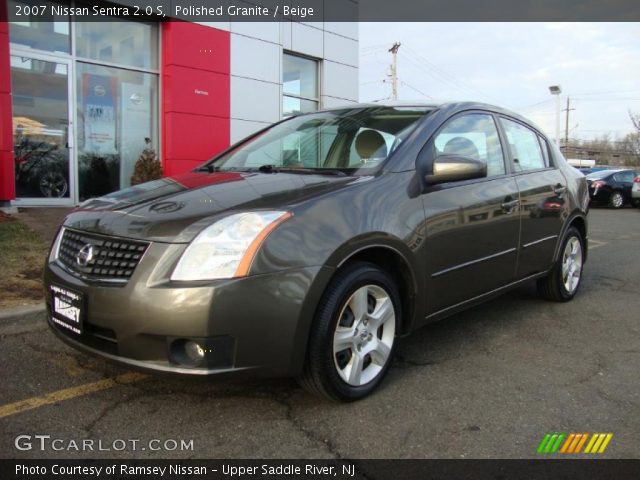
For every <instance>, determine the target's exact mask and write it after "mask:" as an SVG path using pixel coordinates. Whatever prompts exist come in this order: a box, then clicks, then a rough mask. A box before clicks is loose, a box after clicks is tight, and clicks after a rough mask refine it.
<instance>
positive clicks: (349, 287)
mask: <svg viewBox="0 0 640 480" xmlns="http://www.w3.org/2000/svg"><path fill="white" fill-rule="evenodd" d="M365 285H377V286H379V287H381V288H383V289H384V290H385V292H386V293H387V294H388V295H389V298H391V301H392V303H393V308H394V311H395V316H396V333H397V331H398V328H399V319H400V318H401V310H400V308H401V303H400V295H399V293H398V290H397V288H396V286H395V284H394V283H393V281H392V280H391V278H390V277H389V276H388V275H387V274H386V273H384V272H383V271H382V270H380V269H379V268H377V267H376V266H375V265H372V264H366V263H359V264H355V265H354V266H353V267H351V268H349V269H348V270H346V271H345V272H343V273H342V274H341V275H340V276H339V277H337V278H336V279H335V280H334V283H333V284H332V285H331V286H330V288H329V290H328V291H327V292H325V297H324V298H323V302H325V301H327V302H328V304H324V305H323V308H321V309H320V311H319V315H318V317H317V318H316V322H317V328H316V331H315V333H316V335H318V338H316V339H314V340H315V342H313V343H315V345H314V346H315V349H316V355H315V356H314V357H315V358H316V359H318V360H319V361H320V362H321V364H320V365H318V366H317V367H319V371H318V374H320V375H321V376H322V383H323V384H324V385H325V388H328V389H330V390H331V391H332V392H331V393H332V396H335V397H338V398H339V399H341V400H347V401H349V400H357V399H360V398H362V397H364V396H366V395H368V394H369V393H370V392H371V391H372V390H374V389H375V388H376V387H377V386H378V385H379V384H380V382H381V381H382V379H383V378H384V376H385V375H386V373H387V371H388V369H389V366H390V365H391V360H392V358H393V352H394V351H395V346H396V342H395V340H394V342H393V345H392V347H391V352H390V354H389V359H388V360H387V363H386V365H385V366H384V367H383V368H382V370H381V372H380V373H379V374H378V375H377V377H376V378H375V379H373V380H372V381H371V382H369V383H367V384H365V385H361V386H358V387H354V386H352V385H349V384H347V383H346V382H345V381H344V380H343V379H342V378H341V377H340V374H339V373H338V371H337V369H336V366H335V362H334V358H333V335H334V333H335V330H336V327H337V324H338V322H339V320H340V319H339V315H340V312H341V311H342V309H343V307H344V305H345V303H346V301H347V300H348V299H349V297H351V295H353V293H354V292H355V291H356V290H358V289H359V288H361V287H363V286H365Z"/></svg>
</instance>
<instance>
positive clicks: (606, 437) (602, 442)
mask: <svg viewBox="0 0 640 480" xmlns="http://www.w3.org/2000/svg"><path fill="white" fill-rule="evenodd" d="M612 438H613V433H594V434H593V435H592V436H591V440H589V443H588V444H587V448H585V450H584V453H603V452H604V451H605V450H606V448H607V445H609V442H610V441H611V439H612Z"/></svg>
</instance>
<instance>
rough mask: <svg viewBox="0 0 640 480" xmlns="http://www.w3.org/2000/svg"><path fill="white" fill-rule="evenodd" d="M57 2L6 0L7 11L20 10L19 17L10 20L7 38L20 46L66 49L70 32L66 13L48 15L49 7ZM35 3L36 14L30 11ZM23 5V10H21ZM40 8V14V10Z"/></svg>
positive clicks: (53, 50)
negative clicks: (20, 19)
mask: <svg viewBox="0 0 640 480" xmlns="http://www.w3.org/2000/svg"><path fill="white" fill-rule="evenodd" d="M54 5H60V3H59V2H51V1H47V0H43V1H37V2H36V1H33V0H9V2H8V8H9V11H12V12H16V11H18V10H19V11H20V12H25V11H27V12H29V13H30V14H25V13H22V14H21V17H23V18H24V20H23V21H19V22H18V21H17V22H10V23H9V31H10V42H11V44H12V45H14V46H19V47H22V48H27V49H33V50H40V51H43V52H52V53H58V54H65V53H66V54H68V53H70V52H69V51H70V45H71V35H70V31H69V30H70V29H69V17H68V16H66V15H52V12H54V11H55V10H53V9H52V8H51V7H52V6H54ZM33 6H36V10H35V11H36V12H37V13H36V14H31V12H32V10H31V7H33ZM25 9H26V10H25ZM41 12H44V15H42V14H41Z"/></svg>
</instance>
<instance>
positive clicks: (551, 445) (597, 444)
mask: <svg viewBox="0 0 640 480" xmlns="http://www.w3.org/2000/svg"><path fill="white" fill-rule="evenodd" d="M612 438H613V433H593V434H589V433H575V432H572V433H569V434H565V433H559V432H551V433H547V434H546V435H545V436H544V437H543V438H542V441H541V442H540V444H539V445H538V449H537V453H539V454H549V453H563V454H576V453H603V452H604V451H605V450H606V448H607V446H608V445H609V442H610V441H611V439H612ZM587 440H589V441H588V442H587ZM585 443H586V444H587V446H586V448H585V449H584V451H583V450H582V447H584V445H585Z"/></svg>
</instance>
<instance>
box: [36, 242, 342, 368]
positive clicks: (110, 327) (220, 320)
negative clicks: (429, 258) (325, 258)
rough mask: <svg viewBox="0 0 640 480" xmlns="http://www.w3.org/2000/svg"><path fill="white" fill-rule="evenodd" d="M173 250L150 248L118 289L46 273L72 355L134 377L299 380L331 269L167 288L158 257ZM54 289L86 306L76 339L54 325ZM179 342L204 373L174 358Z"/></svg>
mask: <svg viewBox="0 0 640 480" xmlns="http://www.w3.org/2000/svg"><path fill="white" fill-rule="evenodd" d="M174 247H175V246H171V245H168V244H164V245H163V244H157V243H156V244H152V245H151V246H150V247H149V251H148V252H147V253H146V254H145V257H144V258H143V259H142V261H141V262H140V264H139V265H138V267H137V268H136V270H135V271H134V273H133V276H132V277H131V278H130V279H129V281H128V282H127V283H126V284H125V285H124V286H112V285H103V284H98V283H92V282H90V281H87V280H83V279H81V278H78V277H77V276H76V275H74V274H72V273H70V272H69V271H67V270H66V269H65V268H63V267H61V266H60V265H59V264H57V263H56V262H54V263H49V264H47V266H46V268H45V276H44V280H45V299H46V304H47V310H48V318H49V325H50V327H51V328H52V329H53V330H54V332H55V333H56V335H57V336H58V337H60V338H61V339H62V340H64V341H65V342H67V343H68V344H69V345H71V346H73V347H74V348H77V349H79V350H82V351H85V352H88V353H91V354H95V355H99V356H102V357H104V358H107V359H109V360H114V361H117V362H120V363H123V364H125V365H128V366H131V367H134V368H138V369H144V370H152V371H158V372H172V373H180V374H192V375H210V374H226V373H234V372H251V373H254V374H257V375H267V376H289V375H296V374H298V373H299V372H300V371H301V369H302V362H303V360H304V353H305V349H306V342H307V337H308V332H309V327H310V324H311V320H312V318H313V314H314V311H315V305H317V302H318V300H319V297H320V295H321V293H322V291H323V290H324V285H325V284H326V282H327V281H328V279H329V278H330V276H331V274H332V271H331V269H329V268H327V267H303V268H296V269H291V270H285V271H281V272H276V273H271V274H264V275H255V276H249V277H245V278H239V279H231V280H218V281H212V282H208V283H206V284H203V283H201V282H200V283H198V284H179V283H176V282H171V281H169V280H167V279H166V272H163V271H162V270H163V268H165V265H164V263H165V262H164V261H163V260H164V259H165V258H166V257H167V252H166V251H164V250H170V249H172V248H174ZM169 256H171V255H169ZM159 270H160V271H159ZM51 285H57V286H60V287H62V288H67V289H71V290H73V291H76V292H80V293H82V295H83V296H84V306H83V309H84V312H85V313H84V315H83V321H82V325H83V328H82V334H80V335H78V334H75V333H73V332H69V331H67V330H65V329H62V328H61V327H59V326H58V325H56V324H55V323H54V322H53V321H52V294H51V291H50V288H49V287H50V286H51ZM185 340H195V341H198V343H200V344H202V345H204V346H205V348H206V350H205V352H206V353H205V357H204V359H203V361H202V362H201V363H200V364H198V365H195V366H191V365H185V364H183V363H180V362H179V361H177V360H176V356H175V355H174V354H173V353H172V352H173V350H172V348H173V346H174V345H175V342H184V341H185Z"/></svg>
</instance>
